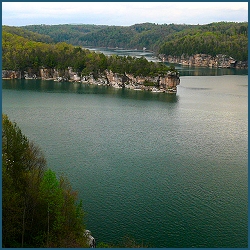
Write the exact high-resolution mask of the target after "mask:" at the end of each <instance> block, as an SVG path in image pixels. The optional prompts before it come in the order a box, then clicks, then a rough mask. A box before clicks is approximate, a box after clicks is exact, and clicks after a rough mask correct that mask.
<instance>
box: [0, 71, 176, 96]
mask: <svg viewBox="0 0 250 250" xmlns="http://www.w3.org/2000/svg"><path fill="white" fill-rule="evenodd" d="M2 78H5V79H37V78H39V79H43V80H54V81H59V82H61V81H71V82H82V83H87V84H96V85H107V86H112V87H115V88H128V89H134V90H148V91H153V92H166V93H176V92H177V85H179V84H180V78H179V74H178V72H176V71H168V72H166V73H165V74H164V75H159V76H156V77H149V76H146V77H144V76H134V75H133V74H128V73H124V74H117V73H114V72H112V71H111V70H106V71H104V72H103V73H102V74H99V75H98V76H95V77H94V76H93V75H92V74H90V75H87V76H84V75H81V76H79V74H78V73H77V72H74V71H73V70H72V68H71V67H69V68H68V69H66V70H56V69H46V68H40V69H39V71H37V72H35V73H34V71H33V70H29V71H27V72H26V71H25V72H17V71H12V70H2Z"/></svg>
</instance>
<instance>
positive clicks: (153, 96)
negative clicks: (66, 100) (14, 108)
mask: <svg viewBox="0 0 250 250" xmlns="http://www.w3.org/2000/svg"><path fill="white" fill-rule="evenodd" d="M2 88H3V89H15V90H28V91H39V92H53V93H77V94H98V95H108V96H110V97H117V98H124V99H134V100H145V101H161V102H169V103H176V102H177V101H178V99H179V97H178V95H176V94H167V93H152V92H151V91H135V90H130V89H116V88H114V87H110V86H98V85H89V84H85V83H70V82H55V81H51V80H2Z"/></svg>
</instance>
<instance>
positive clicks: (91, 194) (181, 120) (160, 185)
mask: <svg viewBox="0 0 250 250" xmlns="http://www.w3.org/2000/svg"><path fill="white" fill-rule="evenodd" d="M209 70H210V69H195V68H194V69H192V68H186V69H185V68H182V72H186V73H182V74H181V82H180V85H179V86H178V88H177V94H176V95H175V94H174V95H171V94H165V93H151V92H143V91H133V90H127V89H115V88H112V87H104V86H93V85H84V84H80V83H59V82H53V81H41V80H3V81H2V109H3V113H6V114H7V115H8V116H9V118H10V119H11V120H12V121H15V122H17V124H18V126H19V127H20V128H21V130H22V132H23V133H24V134H25V135H26V136H27V137H28V138H29V139H30V140H32V141H34V142H35V143H36V144H37V145H39V146H40V147H41V149H42V151H43V152H44V154H45V156H46V158H47V163H48V167H50V168H51V169H53V170H54V171H55V172H56V173H57V174H58V175H60V174H62V173H64V174H65V175H66V176H67V177H68V178H69V180H70V182H71V183H72V186H73V188H74V189H76V190H78V192H79V198H80V199H82V200H83V205H84V210H85V211H86V217H85V219H86V220H85V223H86V226H87V229H89V230H90V231H91V232H92V234H93V236H94V237H95V238H96V240H97V243H98V242H107V243H117V242H121V241H122V239H123V238H124V237H125V236H129V237H131V238H133V239H135V240H136V241H137V242H138V243H139V244H142V243H143V244H144V245H147V246H150V247H157V248H160V247H168V248H177V247H178V248H183V247H184V248H189V247H194V248H200V247H202V248H207V247H210V248H213V247H226V248H231V247H232V248H233V247H234V248H235V247H237V248H246V247H247V246H248V157H247V156H248V75H247V73H246V72H247V71H235V70H227V71H228V72H229V73H226V74H225V73H221V72H222V71H221V70H222V69H221V70H215V69H214V70H213V72H216V71H217V72H220V73H218V74H215V73H213V72H212V73H211V72H209ZM191 72H193V73H191ZM195 72H198V73H195Z"/></svg>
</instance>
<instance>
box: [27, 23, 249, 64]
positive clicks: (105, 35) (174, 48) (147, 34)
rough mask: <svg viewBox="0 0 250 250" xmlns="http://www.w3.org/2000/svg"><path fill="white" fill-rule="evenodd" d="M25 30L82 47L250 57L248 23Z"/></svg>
mask: <svg viewBox="0 0 250 250" xmlns="http://www.w3.org/2000/svg"><path fill="white" fill-rule="evenodd" d="M23 29H26V30H29V31H33V32H37V33H39V34H43V35H49V36H50V37H51V38H52V39H53V40H54V41H55V42H67V43H71V44H73V45H79V46H95V47H113V48H115V47H120V48H130V49H133V48H138V49H142V48H143V47H146V48H147V49H150V50H153V51H155V52H156V53H163V54H167V55H173V56H178V55H182V54H183V53H184V54H187V55H193V54H196V53H202V54H210V55H216V54H227V55H228V56H232V57H234V58H235V59H236V60H247V54H248V46H247V44H248V23H247V22H243V23H236V22H218V23H210V24H205V25H186V24H162V25H158V24H153V23H142V24H135V25H132V26H128V27H122V26H105V25H84V24H82V25H30V26H24V27H23Z"/></svg>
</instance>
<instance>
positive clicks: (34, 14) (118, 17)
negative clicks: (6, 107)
mask: <svg viewBox="0 0 250 250" xmlns="http://www.w3.org/2000/svg"><path fill="white" fill-rule="evenodd" d="M220 21H225V22H246V21H248V2H2V24H3V25H10V26H24V25H31V24H48V25H54V24H101V25H117V26H130V25H133V24H136V23H145V22H150V23H157V24H170V23H174V24H208V23H212V22H220Z"/></svg>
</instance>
